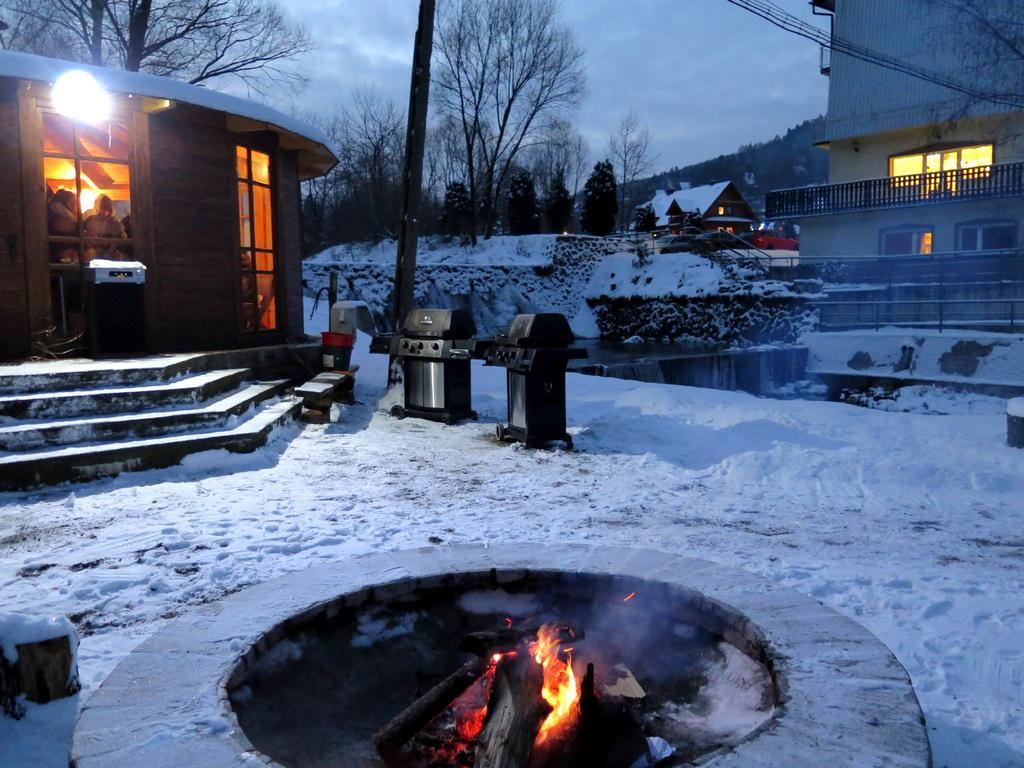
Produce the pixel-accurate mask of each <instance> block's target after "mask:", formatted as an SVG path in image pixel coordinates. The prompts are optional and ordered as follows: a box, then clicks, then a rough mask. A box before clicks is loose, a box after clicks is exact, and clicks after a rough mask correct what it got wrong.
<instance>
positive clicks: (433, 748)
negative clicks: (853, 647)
mask: <svg viewBox="0 0 1024 768" xmlns="http://www.w3.org/2000/svg"><path fill="white" fill-rule="evenodd" d="M731 618H732V617H730V616H729V615H728V614H727V613H725V612H722V611H720V610H715V609H713V608H712V607H710V606H705V607H704V608H696V607H695V606H694V605H693V603H692V601H691V600H689V599H688V597H687V596H686V595H681V594H678V593H677V591H675V590H673V589H671V588H670V587H668V586H666V585H664V584H658V583H656V582H650V581H645V580H639V579H629V578H622V577H602V576H593V575H584V574H565V573H558V572H544V573H532V572H530V573H527V572H513V573H498V572H494V573H489V572H485V573H476V574H466V575H463V576H462V577H460V578H458V579H453V580H452V582H451V583H450V584H445V585H442V586H438V587H435V588H432V589H415V590H413V591H411V592H409V593H407V594H404V595H401V596H396V597H395V598H394V599H392V600H389V601H387V602H383V601H377V600H373V601H369V602H367V603H366V604H364V605H362V606H359V607H358V609H356V610H354V611H351V612H344V613H341V614H339V616H338V618H337V619H336V620H335V621H334V622H333V623H331V624H330V625H328V626H313V627H311V628H310V629H309V630H307V631H301V630H300V631H299V632H298V633H293V634H292V636H291V637H290V638H289V639H287V640H284V641H282V642H281V643H280V644H278V646H276V647H275V648H272V649H271V650H270V651H269V653H268V655H267V656H265V657H263V658H262V659H261V660H260V661H258V662H257V663H256V665H255V666H254V668H253V669H251V670H249V671H248V672H247V673H246V674H245V676H244V677H243V678H242V680H241V681H239V684H237V685H236V686H234V687H233V688H232V690H230V693H231V696H232V701H233V704H234V707H235V711H236V713H237V714H238V719H239V722H240V724H241V726H242V729H243V730H244V731H245V733H246V735H247V736H248V737H249V739H250V741H252V742H253V744H254V745H255V746H256V747H257V748H258V749H259V750H260V751H261V752H263V753H264V754H267V755H269V756H270V757H272V758H274V759H276V760H277V761H278V762H280V763H282V764H284V765H289V766H295V768H327V766H336V765H387V766H396V767H406V766H407V767H408V768H441V767H442V766H452V765H465V766H478V767H479V768H490V767H491V766H502V767H507V766H523V768H526V766H545V767H548V766H550V767H554V766H570V765H572V766H575V765H587V766H593V767H594V768H601V767H602V766H609V768H613V767H619V766H621V768H630V767H631V766H633V765H634V764H637V763H638V761H639V764H640V765H644V764H651V765H653V764H654V763H655V762H658V760H657V756H659V755H664V754H666V753H668V752H669V751H672V752H673V756H675V757H676V758H677V760H679V761H685V760H689V759H693V758H696V757H698V756H700V755H702V754H705V753H707V752H710V751H712V750H715V749H718V748H720V747H723V746H731V745H734V744H737V743H739V742H740V741H742V740H743V739H744V738H745V737H746V736H747V735H748V734H749V733H750V732H751V731H753V730H755V729H756V728H758V727H760V726H761V725H763V724H764V723H766V722H767V721H768V720H769V719H770V718H771V717H772V715H773V713H774V710H775V704H776V702H777V700H778V695H777V690H776V687H775V684H774V682H773V680H772V676H771V670H770V668H769V667H768V665H767V664H766V663H765V659H764V657H763V654H762V648H761V647H760V645H759V644H758V642H757V640H756V639H753V638H751V639H747V638H741V637H740V636H739V635H737V634H736V633H735V630H734V629H730V626H731V625H732V624H733V622H732V621H731ZM727 634H728V635H729V636H730V637H731V638H732V640H733V642H736V643H738V644H739V645H734V644H733V642H730V641H729V640H727V639H726V635H727ZM751 640H753V642H751ZM748 654H751V655H748Z"/></svg>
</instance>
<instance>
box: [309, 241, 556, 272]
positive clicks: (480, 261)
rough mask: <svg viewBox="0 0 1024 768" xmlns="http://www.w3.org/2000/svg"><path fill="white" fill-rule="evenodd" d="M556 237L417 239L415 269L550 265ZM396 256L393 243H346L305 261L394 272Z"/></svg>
mask: <svg viewBox="0 0 1024 768" xmlns="http://www.w3.org/2000/svg"><path fill="white" fill-rule="evenodd" d="M557 239H558V236H557V235H525V236H522V237H509V236H498V237H492V238H490V239H489V240H484V239H481V240H479V241H478V242H477V244H476V245H470V244H469V243H462V242H460V241H459V240H458V239H457V238H449V237H436V236H433V237H423V238H420V241H419V248H418V251H417V254H416V263H417V265H418V266H424V265H430V264H464V265H473V266H518V267H523V266H528V267H533V266H542V265H546V264H550V263H551V251H552V249H553V248H554V247H555V243H556V241H557ZM397 252H398V242H397V241H396V240H382V241H381V242H379V243H347V244H345V245H335V246H332V247H330V248H327V249H325V250H323V251H321V252H320V253H318V254H316V255H315V256H311V257H310V258H308V259H306V261H305V263H306V264H312V265H343V264H345V263H346V262H348V263H363V264H380V265H382V266H386V267H389V268H391V269H392V270H394V266H395V257H396V255H397Z"/></svg>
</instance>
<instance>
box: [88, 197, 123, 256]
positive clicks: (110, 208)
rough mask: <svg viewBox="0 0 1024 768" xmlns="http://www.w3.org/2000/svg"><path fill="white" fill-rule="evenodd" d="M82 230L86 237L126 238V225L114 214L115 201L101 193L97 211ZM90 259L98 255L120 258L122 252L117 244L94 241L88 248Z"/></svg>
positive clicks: (97, 201) (97, 202)
mask: <svg viewBox="0 0 1024 768" xmlns="http://www.w3.org/2000/svg"><path fill="white" fill-rule="evenodd" d="M82 232H83V234H84V235H85V236H86V237H96V238H103V239H105V240H124V239H126V237H127V236H126V235H125V231H124V225H122V224H121V222H120V221H118V220H117V217H116V216H115V215H114V203H113V202H112V201H111V200H110V198H109V197H107V196H106V195H100V196H99V198H97V200H96V208H95V213H93V214H92V215H91V216H89V217H88V218H87V219H86V220H85V223H84V224H83V226H82ZM86 255H87V257H88V258H89V260H92V259H94V258H96V257H97V256H105V257H108V258H114V259H116V258H120V257H121V255H122V254H121V253H120V252H119V251H118V249H117V246H116V245H113V244H111V243H93V244H90V245H89V247H88V248H87V249H86Z"/></svg>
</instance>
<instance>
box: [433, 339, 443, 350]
mask: <svg viewBox="0 0 1024 768" xmlns="http://www.w3.org/2000/svg"><path fill="white" fill-rule="evenodd" d="M440 348H441V345H440V344H438V343H437V342H436V341H435V342H434V349H440Z"/></svg>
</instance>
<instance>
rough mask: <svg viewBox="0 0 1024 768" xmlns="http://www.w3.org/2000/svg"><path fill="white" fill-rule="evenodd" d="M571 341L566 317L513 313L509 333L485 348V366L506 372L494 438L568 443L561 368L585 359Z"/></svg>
mask: <svg viewBox="0 0 1024 768" xmlns="http://www.w3.org/2000/svg"><path fill="white" fill-rule="evenodd" d="M575 341H576V337H575V336H574V335H573V332H572V328H570V327H569V321H568V320H566V319H565V315H560V314H557V313H554V312H545V313H541V314H536V315H518V316H517V317H516V319H515V320H513V321H512V325H510V326H509V329H508V333H504V334H499V335H498V336H497V337H495V339H494V342H493V343H491V344H490V345H489V346H488V347H487V349H486V352H485V354H484V360H485V363H484V364H485V365H497V366H501V367H503V368H506V369H507V374H508V425H507V426H506V425H504V424H499V425H498V426H497V429H496V434H497V437H498V440H516V441H519V442H522V443H525V444H526V445H528V446H535V445H542V444H544V443H549V442H552V441H555V440H562V441H564V442H565V444H566V445H568V446H569V447H570V448H571V447H572V437H570V436H569V434H568V433H567V432H566V430H565V369H566V366H567V365H568V363H569V361H570V360H573V359H579V358H585V357H587V351H586V350H585V349H578V348H573V347H571V346H570V345H572V344H573V342H575Z"/></svg>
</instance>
